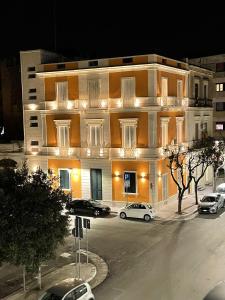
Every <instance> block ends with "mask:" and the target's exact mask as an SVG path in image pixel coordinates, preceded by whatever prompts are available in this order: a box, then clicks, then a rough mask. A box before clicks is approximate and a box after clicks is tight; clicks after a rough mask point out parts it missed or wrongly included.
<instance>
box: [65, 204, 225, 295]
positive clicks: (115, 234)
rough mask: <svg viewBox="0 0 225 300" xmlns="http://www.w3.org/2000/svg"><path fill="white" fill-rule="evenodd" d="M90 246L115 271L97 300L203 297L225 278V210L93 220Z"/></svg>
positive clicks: (102, 288) (98, 292)
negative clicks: (187, 216)
mask: <svg viewBox="0 0 225 300" xmlns="http://www.w3.org/2000/svg"><path fill="white" fill-rule="evenodd" d="M69 240H70V239H69ZM71 242H72V240H71ZM89 248H90V251H93V252H95V253H97V254H98V255H100V256H101V257H102V258H103V259H105V261H106V262H107V264H108V266H109V272H110V273H109V276H108V278H107V279H106V280H105V282H103V283H102V284H101V285H100V286H98V287H97V288H96V289H94V294H95V296H96V299H97V300H101V299H107V300H120V299H121V300H133V299H140V300H144V299H151V300H190V299H191V300H200V299H203V297H204V296H205V295H206V294H207V292H208V291H209V290H210V289H211V288H213V287H214V286H215V285H216V284H217V283H218V282H219V281H221V280H225V211H224V209H223V210H221V211H220V212H219V213H218V215H200V216H199V215H198V214H197V215H196V217H195V218H194V219H193V220H190V221H164V222H162V221H157V220H154V221H153V222H150V223H145V222H143V221H140V220H120V219H119V217H118V216H115V217H113V216H110V217H108V218H99V219H93V218H91V230H90V232H89Z"/></svg>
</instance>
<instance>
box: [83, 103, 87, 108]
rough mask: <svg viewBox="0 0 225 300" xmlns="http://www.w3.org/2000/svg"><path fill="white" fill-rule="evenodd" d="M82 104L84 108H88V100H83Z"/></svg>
mask: <svg viewBox="0 0 225 300" xmlns="http://www.w3.org/2000/svg"><path fill="white" fill-rule="evenodd" d="M82 106H83V108H84V109H86V108H87V101H83V102H82Z"/></svg>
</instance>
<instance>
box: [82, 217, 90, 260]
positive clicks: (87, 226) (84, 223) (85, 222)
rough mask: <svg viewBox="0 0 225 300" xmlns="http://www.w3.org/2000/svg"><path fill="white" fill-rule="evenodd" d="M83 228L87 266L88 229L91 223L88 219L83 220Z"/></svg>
mask: <svg viewBox="0 0 225 300" xmlns="http://www.w3.org/2000/svg"><path fill="white" fill-rule="evenodd" d="M83 225H84V228H86V255H87V264H88V229H91V222H90V220H89V219H85V218H84V219H83Z"/></svg>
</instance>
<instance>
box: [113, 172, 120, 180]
mask: <svg viewBox="0 0 225 300" xmlns="http://www.w3.org/2000/svg"><path fill="white" fill-rule="evenodd" d="M112 176H113V177H115V178H116V179H119V178H122V175H121V174H120V172H119V171H115V173H114V174H112Z"/></svg>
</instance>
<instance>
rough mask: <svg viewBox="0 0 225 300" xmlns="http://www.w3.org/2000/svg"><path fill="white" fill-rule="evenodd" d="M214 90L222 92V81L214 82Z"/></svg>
mask: <svg viewBox="0 0 225 300" xmlns="http://www.w3.org/2000/svg"><path fill="white" fill-rule="evenodd" d="M216 91H217V92H223V91H224V84H223V83H217V84H216Z"/></svg>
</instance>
